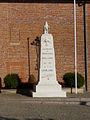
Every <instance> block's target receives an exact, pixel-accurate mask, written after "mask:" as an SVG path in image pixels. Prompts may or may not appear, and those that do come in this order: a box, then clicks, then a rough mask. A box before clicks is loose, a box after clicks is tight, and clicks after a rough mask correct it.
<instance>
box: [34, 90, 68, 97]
mask: <svg viewBox="0 0 90 120" xmlns="http://www.w3.org/2000/svg"><path fill="white" fill-rule="evenodd" d="M33 97H66V92H65V91H53V92H52V91H49V92H45V91H44V92H43V91H42V92H41V91H40V92H36V93H33Z"/></svg>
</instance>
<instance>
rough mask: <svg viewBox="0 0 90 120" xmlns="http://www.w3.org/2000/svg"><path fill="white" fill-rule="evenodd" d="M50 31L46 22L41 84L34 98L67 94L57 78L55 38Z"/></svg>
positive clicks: (42, 42) (42, 43)
mask: <svg viewBox="0 0 90 120" xmlns="http://www.w3.org/2000/svg"><path fill="white" fill-rule="evenodd" d="M48 29H49V26H48V23H47V22H46V23H45V25H44V34H42V36H41V49H40V75H39V83H38V85H37V87H36V93H34V94H33V97H66V92H65V91H63V90H62V88H61V85H59V84H58V81H57V78H56V68H55V51H54V44H53V36H52V34H49V33H48V32H49V30H48Z"/></svg>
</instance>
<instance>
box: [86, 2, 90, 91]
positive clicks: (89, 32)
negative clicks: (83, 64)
mask: <svg viewBox="0 0 90 120" xmlns="http://www.w3.org/2000/svg"><path fill="white" fill-rule="evenodd" d="M86 12H87V14H86V16H87V19H86V20H87V48H88V49H87V53H88V55H87V58H88V91H90V4H87V6H86Z"/></svg>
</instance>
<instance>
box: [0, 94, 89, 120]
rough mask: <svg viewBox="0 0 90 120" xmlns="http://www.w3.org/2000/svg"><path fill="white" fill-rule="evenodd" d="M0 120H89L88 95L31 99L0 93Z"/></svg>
mask: <svg viewBox="0 0 90 120" xmlns="http://www.w3.org/2000/svg"><path fill="white" fill-rule="evenodd" d="M0 120H90V94H89V93H84V94H77V95H75V94H68V95H67V98H31V97H28V96H25V95H20V94H15V93H12V92H10V93H6V92H2V93H1V94H0Z"/></svg>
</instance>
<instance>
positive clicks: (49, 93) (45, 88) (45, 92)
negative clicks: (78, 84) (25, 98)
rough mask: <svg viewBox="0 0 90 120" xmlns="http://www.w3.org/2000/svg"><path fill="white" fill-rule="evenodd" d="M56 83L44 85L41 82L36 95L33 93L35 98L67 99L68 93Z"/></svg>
mask: <svg viewBox="0 0 90 120" xmlns="http://www.w3.org/2000/svg"><path fill="white" fill-rule="evenodd" d="M56 82H57V81H56ZM56 82H55V83H54V82H53V84H52V83H50V81H48V82H46V83H44V84H43V83H41V82H40V83H39V84H38V85H37V86H36V93H33V97H66V92H65V91H63V90H62V88H61V85H59V84H58V83H56Z"/></svg>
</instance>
